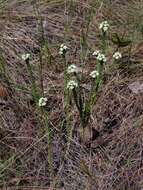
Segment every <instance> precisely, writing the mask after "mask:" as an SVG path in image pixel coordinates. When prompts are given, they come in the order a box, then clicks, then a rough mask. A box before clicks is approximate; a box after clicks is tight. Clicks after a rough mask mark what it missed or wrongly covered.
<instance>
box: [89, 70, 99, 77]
mask: <svg viewBox="0 0 143 190" xmlns="http://www.w3.org/2000/svg"><path fill="white" fill-rule="evenodd" d="M90 76H91V77H92V78H96V77H97V76H99V72H98V71H96V70H94V71H92V72H91V73H90Z"/></svg>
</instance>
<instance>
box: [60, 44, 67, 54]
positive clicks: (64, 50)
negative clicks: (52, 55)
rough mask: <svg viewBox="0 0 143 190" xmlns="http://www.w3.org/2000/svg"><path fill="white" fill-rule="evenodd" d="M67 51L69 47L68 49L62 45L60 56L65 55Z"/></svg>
mask: <svg viewBox="0 0 143 190" xmlns="http://www.w3.org/2000/svg"><path fill="white" fill-rule="evenodd" d="M67 49H68V47H67V46H66V45H65V44H61V45H60V49H59V54H60V55H63V54H65V53H66V51H67Z"/></svg>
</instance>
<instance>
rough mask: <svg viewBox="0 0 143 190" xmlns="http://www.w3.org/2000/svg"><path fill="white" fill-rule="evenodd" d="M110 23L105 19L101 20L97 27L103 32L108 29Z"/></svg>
mask: <svg viewBox="0 0 143 190" xmlns="http://www.w3.org/2000/svg"><path fill="white" fill-rule="evenodd" d="M109 27H110V25H109V23H108V22H107V21H103V22H101V23H100V25H99V29H100V30H102V31H103V32H106V31H107V30H108V29H109Z"/></svg>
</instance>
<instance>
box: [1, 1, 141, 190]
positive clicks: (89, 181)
mask: <svg viewBox="0 0 143 190" xmlns="http://www.w3.org/2000/svg"><path fill="white" fill-rule="evenodd" d="M37 2H38V1H37ZM71 2H73V4H70V3H71ZM33 5H34V1H24V0H23V1H22V0H20V1H18V0H13V1H12V0H10V1H8V0H7V1H0V7H2V8H1V11H0V31H1V32H0V39H1V40H0V47H1V50H2V54H3V57H4V60H5V67H6V73H8V75H9V76H10V82H11V84H9V83H8V82H7V80H6V78H5V76H4V75H2V73H0V84H2V85H3V86H4V87H5V88H6V89H7V92H8V94H7V95H6V96H5V97H0V187H1V189H2V190H3V189H4V190H5V189H10V190H12V189H14V190H15V189H19V190H22V189H26V190H33V189H34V190H35V189H38V190H42V189H47V190H48V189H49V188H50V187H51V189H52V185H53V183H56V182H57V183H58V187H57V188H55V189H63V190H64V189H65V190H70V189H72V190H82V189H87V190H88V189H90V190H92V189H93V190H95V189H99V190H109V189H110V190H141V189H142V188H143V176H142V175H143V163H142V158H143V152H142V146H143V142H142V136H143V134H142V133H143V132H142V131H143V128H142V127H143V104H142V102H143V95H142V93H139V94H134V93H133V92H132V91H131V90H130V89H129V87H128V85H129V84H131V83H132V82H135V81H143V77H142V76H143V61H142V60H143V43H142V42H141V39H142V36H143V21H142V16H143V1H142V0H137V1H133V0H130V1H127V2H126V1H125V2H124V1H120V0H114V1H112V2H110V1H109V0H107V1H103V2H102V3H101V2H100V1H98V0H97V1H94V0H93V1H92V0H84V1H63V0H51V1H48V0H41V1H39V3H38V9H39V12H40V15H41V17H42V18H43V23H44V31H45V38H46V39H47V41H48V46H49V49H50V52H51V54H52V57H51V62H49V57H46V56H45V57H44V58H43V60H44V63H45V64H44V72H43V79H44V88H45V89H46V90H47V89H48V93H47V94H46V96H47V98H48V104H47V107H46V110H47V111H48V113H49V127H50V129H51V131H52V132H51V133H52V148H53V149H52V154H53V161H52V166H53V171H54V172H53V174H52V176H51V175H50V173H49V165H48V151H49V150H48V145H47V144H48V142H47V133H46V131H43V130H42V129H41V128H42V126H41V125H40V126H39V125H38V123H37V120H36V119H35V114H36V113H35V106H34V104H33V100H32V97H31V95H30V79H29V75H28V73H27V68H26V65H25V63H24V62H23V61H21V58H20V55H21V54H22V53H25V52H30V53H31V55H32V63H31V64H32V66H33V72H34V77H35V81H36V84H37V86H38V87H39V89H40V79H39V56H38V55H39V47H40V41H39V38H38V32H37V23H38V19H37V17H36V16H35V13H34V8H33ZM94 7H95V8H94ZM91 8H94V10H93V12H94V15H93V20H92V22H91V24H90V27H89V35H88V39H87V42H88V46H89V48H90V49H91V50H94V49H97V47H98V46H99V45H100V44H99V42H100V39H99V31H98V24H99V23H100V22H101V21H102V20H103V19H108V20H109V21H110V23H111V25H112V31H113V32H115V31H116V32H119V33H121V34H125V35H127V36H130V37H131V38H132V40H133V44H132V49H131V56H130V58H129V57H128V48H123V50H122V51H123V54H124V57H123V59H122V63H121V65H118V66H117V67H116V68H115V69H114V70H107V73H106V75H105V77H104V80H103V85H102V89H101V90H100V92H99V95H98V100H97V104H96V105H95V106H94V108H93V112H92V116H91V120H90V125H91V126H92V127H94V128H96V129H98V130H99V132H100V136H99V137H97V138H96V139H95V140H94V141H92V142H90V143H91V148H88V147H87V146H86V145H85V144H82V143H80V142H79V139H78V137H76V134H75V135H74V134H73V137H72V139H71V144H70V146H69V147H68V149H67V151H66V154H65V156H64V158H63V155H64V153H65V152H64V151H65V146H66V144H65V141H64V137H63V136H61V131H60V130H61V125H62V123H63V117H64V116H63V66H62V60H61V59H60V57H59V55H58V53H57V52H58V47H59V44H61V43H62V42H63V40H64V39H67V41H68V46H69V47H71V51H70V54H69V57H68V60H69V63H75V64H77V65H80V64H81V60H80V59H79V57H80V51H79V47H80V40H81V34H82V31H84V30H85V29H86V24H85V23H86V22H87V15H88V13H89V10H91ZM67 26H68V27H67ZM65 27H67V28H66V29H67V32H66V31H65ZM113 48H114V46H113V45H112V48H111V49H109V50H108V51H109V54H111V52H112V49H113ZM84 64H85V71H86V72H85V73H89V71H90V70H91V69H92V68H93V65H94V60H92V58H91V57H90V56H89V57H88V56H87V57H86V59H85V63H84ZM85 81H86V83H87V84H86V85H87V88H88V85H89V84H88V83H89V78H88V76H85ZM19 85H20V86H21V88H20V87H19ZM72 114H73V123H72V127H73V129H74V130H75V133H76V131H77V128H78V124H79V121H78V114H77V112H76V110H72ZM62 161H63V162H62ZM57 174H58V175H57Z"/></svg>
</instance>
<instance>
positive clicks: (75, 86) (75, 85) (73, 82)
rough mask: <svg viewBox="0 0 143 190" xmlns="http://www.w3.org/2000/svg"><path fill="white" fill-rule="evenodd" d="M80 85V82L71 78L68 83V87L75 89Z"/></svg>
mask: <svg viewBox="0 0 143 190" xmlns="http://www.w3.org/2000/svg"><path fill="white" fill-rule="evenodd" d="M77 87H78V83H77V82H76V81H74V80H70V81H69V82H68V84H67V89H69V90H73V89H74V88H77Z"/></svg>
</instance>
